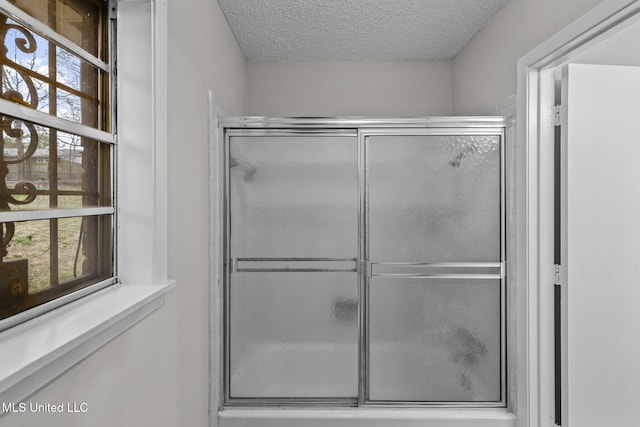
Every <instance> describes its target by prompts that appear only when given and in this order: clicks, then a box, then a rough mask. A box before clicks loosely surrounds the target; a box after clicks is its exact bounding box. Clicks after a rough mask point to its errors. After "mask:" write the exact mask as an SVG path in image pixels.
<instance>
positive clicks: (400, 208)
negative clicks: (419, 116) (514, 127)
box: [368, 135, 500, 262]
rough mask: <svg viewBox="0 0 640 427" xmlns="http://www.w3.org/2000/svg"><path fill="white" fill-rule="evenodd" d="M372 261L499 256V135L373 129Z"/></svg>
mask: <svg viewBox="0 0 640 427" xmlns="http://www.w3.org/2000/svg"><path fill="white" fill-rule="evenodd" d="M368 157H369V231H370V240H369V244H370V251H371V252H370V257H371V261H374V262H375V261H379V262H390V261H399V262H401V261H423V262H438V261H455V262H470V261H477V262H479V261H483V262H485V261H486V262H488V261H494V262H495V261H500V137H498V136H459V135H446V136H372V137H370V144H369V152H368Z"/></svg>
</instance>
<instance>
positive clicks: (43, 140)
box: [0, 115, 112, 211]
mask: <svg viewBox="0 0 640 427" xmlns="http://www.w3.org/2000/svg"><path fill="white" fill-rule="evenodd" d="M0 123H2V129H3V131H2V133H1V135H0V147H2V148H3V149H2V153H1V154H0V162H4V163H6V165H7V168H8V170H7V171H8V173H7V175H6V177H4V183H3V182H0V211H6V210H13V209H30V210H31V209H49V208H64V209H71V208H81V207H97V206H110V205H111V198H112V197H111V147H110V146H109V144H104V143H100V142H97V141H94V140H91V139H89V138H83V137H80V136H77V135H73V134H69V133H65V132H62V131H58V130H56V129H52V128H48V127H44V126H37V125H34V124H33V123H30V122H26V121H22V120H16V119H14V118H13V117H10V116H2V115H0ZM52 165H55V167H52ZM1 179H3V177H2V174H1V173H0V180H1Z"/></svg>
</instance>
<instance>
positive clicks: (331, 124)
mask: <svg viewBox="0 0 640 427" xmlns="http://www.w3.org/2000/svg"><path fill="white" fill-rule="evenodd" d="M509 125H510V119H508V118H506V117H502V116H478V117H464V116H460V117H417V118H398V119H395V118H371V117H358V116H355V117H330V118H328V117H319V118H313V117H258V116H255V117H227V118H223V119H221V120H220V121H219V124H218V126H219V127H220V128H282V129H285V128H288V129H292V128H302V129H314V128H318V129H332V128H342V129H344V128H369V127H373V128H375V127H385V128H389V127H403V128H438V127H441V128H464V127H476V128H483V127H491V128H504V127H505V126H509Z"/></svg>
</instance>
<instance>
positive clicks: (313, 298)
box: [230, 273, 358, 398]
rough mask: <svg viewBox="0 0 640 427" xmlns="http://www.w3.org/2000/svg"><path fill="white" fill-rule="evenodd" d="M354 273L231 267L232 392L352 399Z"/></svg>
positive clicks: (355, 371) (355, 353)
mask: <svg viewBox="0 0 640 427" xmlns="http://www.w3.org/2000/svg"><path fill="white" fill-rule="evenodd" d="M357 283H358V281H357V275H356V274H355V273H234V274H233V275H232V279H231V324H230V333H231V349H230V350H231V359H230V372H231V397H235V398H242V397H265V398H266V397H270V398H277V397H281V398H287V397H354V396H356V395H357V392H358V350H357V341H358V338H357V324H358V314H357V313H358V311H357V307H358V304H357Z"/></svg>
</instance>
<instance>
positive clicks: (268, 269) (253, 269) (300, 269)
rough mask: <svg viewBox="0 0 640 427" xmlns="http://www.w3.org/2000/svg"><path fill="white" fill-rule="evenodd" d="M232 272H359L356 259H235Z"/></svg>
mask: <svg viewBox="0 0 640 427" xmlns="http://www.w3.org/2000/svg"><path fill="white" fill-rule="evenodd" d="M291 262H293V263H307V264H308V263H311V264H313V263H321V262H324V263H330V264H333V263H346V262H349V263H353V267H343V268H334V267H324V268H315V267H309V266H298V267H296V266H288V265H287V266H285V267H281V266H280V265H282V264H283V263H291ZM240 263H263V264H264V263H266V264H275V266H274V267H266V266H264V265H261V266H251V267H243V266H240ZM231 272H232V273H348V272H354V273H355V272H358V264H357V259H356V258H233V259H232V260H231Z"/></svg>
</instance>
